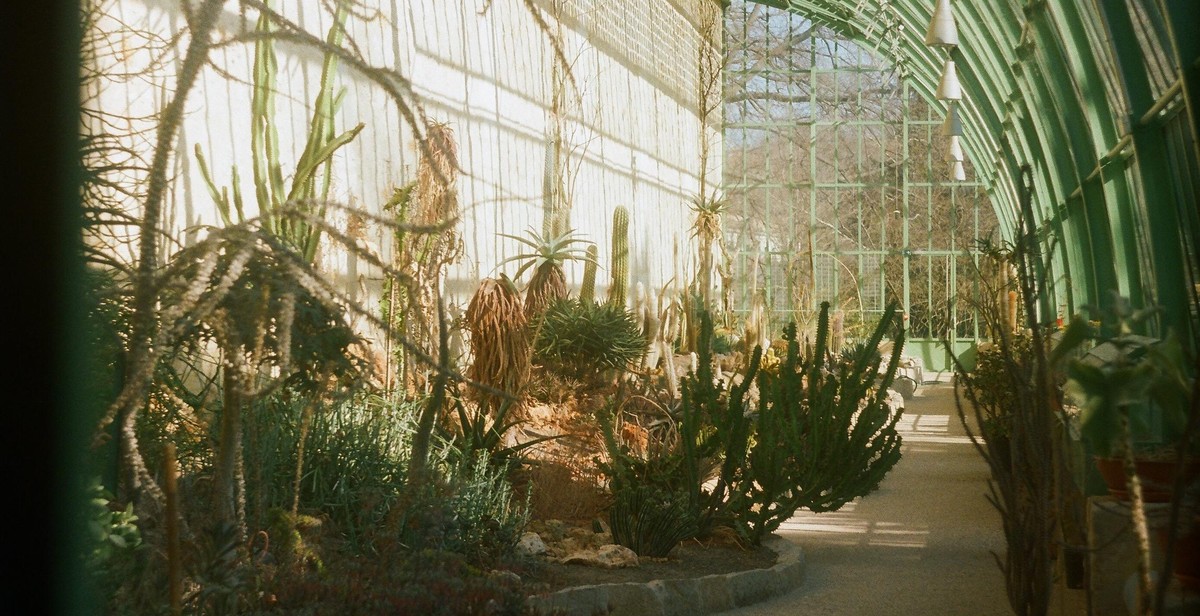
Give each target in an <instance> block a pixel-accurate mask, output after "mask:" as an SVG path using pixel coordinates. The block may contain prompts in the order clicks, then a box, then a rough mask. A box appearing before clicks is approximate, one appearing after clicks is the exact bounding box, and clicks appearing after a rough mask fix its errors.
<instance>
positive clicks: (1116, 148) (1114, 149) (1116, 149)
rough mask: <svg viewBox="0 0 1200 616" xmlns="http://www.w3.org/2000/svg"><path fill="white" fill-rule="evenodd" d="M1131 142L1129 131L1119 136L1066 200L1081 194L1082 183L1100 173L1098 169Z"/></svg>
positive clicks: (1115, 156)
mask: <svg viewBox="0 0 1200 616" xmlns="http://www.w3.org/2000/svg"><path fill="white" fill-rule="evenodd" d="M1132 142H1133V135H1131V134H1129V133H1126V134H1125V136H1124V137H1121V139H1120V141H1117V144H1116V145H1114V146H1113V147H1112V148H1111V149H1109V150H1108V152H1105V153H1104V155H1103V156H1101V157H1100V159H1099V160H1097V161H1096V167H1095V168H1094V169H1092V172H1091V173H1089V174H1088V175H1087V177H1086V178H1083V181H1082V182H1080V183H1079V187H1078V188H1076V189H1075V190H1074V192H1072V193H1071V195H1070V196H1069V197H1067V201H1070V200H1072V199H1075V198H1076V197H1078V196H1079V195H1081V194H1083V187H1084V185H1086V184H1087V183H1088V182H1091V181H1092V180H1094V179H1096V177H1098V176H1099V175H1100V170H1101V169H1102V168H1103V167H1104V165H1107V164H1108V163H1110V162H1112V161H1113V160H1114V159H1115V158H1117V155H1118V154H1120V153H1121V152H1122V151H1123V150H1124V149H1125V148H1127V147H1129V144H1130V143H1132Z"/></svg>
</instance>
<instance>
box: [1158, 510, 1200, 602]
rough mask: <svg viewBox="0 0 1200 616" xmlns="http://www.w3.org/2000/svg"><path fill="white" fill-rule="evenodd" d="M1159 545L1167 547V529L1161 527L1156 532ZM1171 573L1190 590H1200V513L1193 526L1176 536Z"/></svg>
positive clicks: (1193, 520) (1181, 584)
mask: <svg viewBox="0 0 1200 616" xmlns="http://www.w3.org/2000/svg"><path fill="white" fill-rule="evenodd" d="M1155 534H1156V535H1157V539H1158V545H1159V547H1160V548H1162V549H1164V550H1165V549H1166V547H1167V531H1166V529H1159V530H1158V531H1157V532H1156V533H1155ZM1171 562H1172V567H1171V573H1173V574H1174V575H1175V579H1177V580H1179V585H1180V586H1182V587H1183V588H1186V589H1188V590H1200V513H1197V514H1195V517H1194V518H1193V519H1192V527H1191V528H1190V529H1188V530H1187V531H1186V532H1185V533H1183V534H1180V535H1179V536H1178V537H1176V538H1175V554H1174V557H1173V559H1172V561H1171Z"/></svg>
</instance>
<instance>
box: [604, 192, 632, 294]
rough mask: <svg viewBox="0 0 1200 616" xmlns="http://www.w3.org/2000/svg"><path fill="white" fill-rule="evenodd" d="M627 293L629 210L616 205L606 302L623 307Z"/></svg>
mask: <svg viewBox="0 0 1200 616" xmlns="http://www.w3.org/2000/svg"><path fill="white" fill-rule="evenodd" d="M628 293H629V210H628V209H627V208H626V207H625V206H623V205H618V206H617V207H616V209H614V210H613V231H612V286H610V287H609V288H608V303H610V304H613V305H616V306H620V307H622V308H624V307H625V301H626V299H627V298H626V296H627V295H628Z"/></svg>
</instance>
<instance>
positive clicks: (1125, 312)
mask: <svg viewBox="0 0 1200 616" xmlns="http://www.w3.org/2000/svg"><path fill="white" fill-rule="evenodd" d="M1111 297H1112V301H1111V302H1110V306H1109V309H1108V311H1107V314H1105V315H1104V317H1105V318H1104V319H1102V320H1101V322H1100V332H1099V335H1097V334H1096V333H1094V332H1090V331H1089V326H1088V323H1087V322H1085V321H1083V320H1082V319H1079V318H1076V319H1074V320H1073V321H1072V323H1071V325H1070V327H1068V330H1067V332H1068V334H1067V337H1068V339H1069V340H1071V341H1072V342H1073V343H1074V344H1076V345H1077V344H1079V343H1081V342H1082V340H1083V339H1084V337H1085V336H1087V335H1089V334H1090V335H1091V336H1093V337H1095V338H1098V339H1099V340H1100V341H1101V344H1100V345H1098V346H1097V347H1096V348H1094V349H1092V350H1091V351H1090V352H1089V353H1088V355H1085V356H1084V357H1082V358H1079V359H1075V360H1073V361H1071V362H1070V363H1069V364H1068V366H1067V375H1068V377H1069V379H1068V381H1067V391H1068V393H1069V394H1071V396H1072V397H1073V398H1075V399H1077V400H1078V401H1079V402H1080V406H1081V413H1080V419H1081V431H1082V433H1083V436H1084V438H1086V439H1087V440H1088V441H1089V442H1091V443H1092V444H1093V446H1094V447H1095V448H1096V450H1097V452H1099V453H1100V454H1102V455H1109V456H1115V457H1118V458H1120V459H1121V461H1122V466H1123V469H1124V474H1125V486H1126V489H1127V492H1128V494H1129V500H1130V501H1131V512H1132V515H1131V518H1132V524H1133V530H1134V536H1135V537H1136V539H1137V546H1138V581H1139V583H1138V594H1137V597H1138V603H1137V606H1138V612H1139V613H1143V614H1149V613H1153V612H1155V611H1156V610H1157V611H1161V609H1162V605H1163V601H1164V596H1165V592H1166V583H1167V579H1168V578H1169V577H1170V576H1169V575H1166V572H1168V571H1170V566H1171V564H1172V560H1173V558H1174V556H1173V555H1170V554H1169V555H1168V556H1167V557H1166V559H1165V560H1166V562H1165V563H1164V564H1163V571H1162V572H1160V573H1161V574H1162V575H1161V580H1160V581H1159V583H1158V584H1157V585H1156V586H1155V585H1154V583H1153V580H1152V578H1151V571H1152V566H1153V565H1152V561H1151V551H1150V529H1149V524H1148V521H1147V518H1146V506H1145V502H1146V496H1147V495H1146V493H1145V492H1144V491H1145V490H1148V489H1150V488H1155V489H1158V490H1166V491H1167V493H1168V494H1171V506H1170V513H1169V516H1170V521H1169V523H1168V524H1169V528H1171V529H1172V530H1171V531H1170V533H1169V539H1168V550H1167V552H1171V549H1170V545H1172V544H1173V543H1174V541H1175V540H1176V537H1177V534H1178V522H1179V515H1180V506H1181V500H1182V497H1181V495H1180V494H1176V493H1175V492H1181V491H1182V490H1180V488H1182V487H1183V482H1184V481H1186V477H1187V473H1185V472H1182V471H1183V469H1184V466H1185V462H1186V461H1189V458H1191V460H1190V461H1193V462H1194V460H1195V458H1196V451H1195V450H1194V447H1189V441H1190V440H1191V433H1192V432H1193V431H1194V430H1195V419H1194V418H1189V413H1193V414H1194V413H1195V409H1194V406H1195V401H1193V400H1192V397H1193V396H1194V395H1195V387H1196V385H1195V378H1196V376H1195V375H1194V374H1190V373H1189V372H1190V368H1189V366H1191V365H1194V363H1193V362H1192V361H1190V358H1186V357H1185V351H1184V348H1183V345H1182V344H1181V343H1180V341H1179V340H1178V338H1177V336H1176V334H1175V333H1174V332H1169V333H1168V334H1167V335H1166V336H1164V337H1163V338H1162V339H1157V338H1152V337H1147V336H1139V335H1136V334H1134V333H1133V331H1134V327H1135V326H1137V324H1138V323H1139V322H1141V321H1143V320H1145V319H1146V318H1148V317H1149V316H1151V315H1152V314H1154V312H1156V311H1155V310H1154V309H1153V308H1148V309H1141V310H1134V309H1133V308H1132V306H1131V305H1130V304H1129V301H1128V300H1126V299H1125V298H1123V297H1121V296H1120V295H1119V294H1118V293H1116V292H1115V291H1114V292H1113V293H1112V295H1111ZM1152 415H1157V416H1158V418H1159V419H1160V421H1161V423H1162V424H1163V427H1164V428H1165V430H1163V431H1162V432H1161V433H1159V434H1153V431H1152V430H1150V425H1149V424H1148V422H1147V420H1148V419H1149V418H1150V417H1151V416H1152ZM1140 435H1149V438H1148V439H1146V440H1148V441H1149V442H1148V443H1139V442H1137V441H1136V440H1135V439H1136V437H1137V436H1140ZM1167 452H1169V454H1170V455H1169V459H1170V461H1171V462H1174V463H1175V467H1176V468H1175V470H1176V471H1181V472H1179V473H1178V475H1180V477H1178V478H1176V479H1175V481H1174V482H1173V485H1167V486H1161V485H1153V484H1152V483H1150V482H1148V481H1147V480H1146V478H1143V477H1141V476H1140V475H1139V473H1138V459H1139V458H1144V457H1148V456H1150V455H1152V454H1157V455H1160V456H1161V455H1163V454H1165V453H1167ZM1152 593H1153V594H1152ZM1155 606H1157V608H1156V607H1155Z"/></svg>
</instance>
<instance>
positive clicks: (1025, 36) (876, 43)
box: [758, 0, 1200, 340]
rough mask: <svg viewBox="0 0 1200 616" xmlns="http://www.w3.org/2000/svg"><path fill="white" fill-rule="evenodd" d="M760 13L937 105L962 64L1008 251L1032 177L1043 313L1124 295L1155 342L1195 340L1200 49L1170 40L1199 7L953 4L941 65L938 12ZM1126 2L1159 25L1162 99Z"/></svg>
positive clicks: (1155, 2) (1097, 0) (804, 8)
mask: <svg viewBox="0 0 1200 616" xmlns="http://www.w3.org/2000/svg"><path fill="white" fill-rule="evenodd" d="M758 1H759V2H760V3H761V4H766V5H769V6H774V7H777V8H783V9H788V10H792V11H795V12H797V13H799V14H801V15H804V16H805V17H807V18H809V19H812V20H813V21H815V22H819V23H822V24H824V25H828V26H830V27H832V28H834V29H836V30H838V31H839V32H842V33H845V34H848V35H850V36H852V37H854V38H856V39H858V40H860V41H862V42H863V43H864V44H866V45H868V46H870V47H871V48H873V49H876V50H878V51H880V52H881V53H884V54H887V55H890V56H891V59H892V61H894V62H895V63H896V64H897V66H899V67H900V70H901V73H902V75H904V77H905V78H906V79H908V80H909V82H910V84H911V86H912V87H913V88H915V89H916V90H917V91H919V92H920V93H921V94H922V95H924V96H926V98H929V99H932V98H933V96H932V94H933V91H934V90H935V89H936V87H937V84H938V81H939V79H940V75H941V72H942V66H943V62H944V61H945V60H946V59H947V58H948V57H949V58H951V59H954V60H955V63H956V68H957V69H958V75H959V80H960V82H961V83H962V85H963V89H964V99H963V101H962V103H961V104H960V112H961V114H962V117H963V122H964V125H965V127H966V133H967V134H966V136H965V138H964V139H963V144H964V148H965V150H966V153H967V156H968V157H969V158H970V159H971V161H972V163H973V164H974V167H975V170H976V175H977V176H978V178H979V179H980V181H981V182H983V184H984V185H985V186H986V187H987V190H988V193H989V195H990V197H991V201H992V203H993V206H994V207H995V208H996V213H997V217H998V219H999V220H1000V222H1001V225H1002V226H1003V227H1004V228H1005V229H1006V233H1007V235H1008V237H1009V238H1011V237H1013V236H1014V235H1015V229H1016V224H1017V208H1018V194H1019V187H1018V184H1017V182H1018V174H1019V169H1020V167H1021V166H1022V165H1024V164H1028V165H1030V166H1031V167H1032V170H1033V175H1034V190H1035V218H1036V219H1037V220H1036V221H1035V222H1036V224H1037V225H1038V226H1039V228H1040V230H1041V232H1042V233H1043V237H1044V238H1046V239H1047V246H1048V247H1050V248H1052V249H1053V250H1054V251H1055V256H1056V258H1055V259H1053V261H1052V268H1051V271H1050V272H1048V274H1049V278H1050V283H1051V288H1050V289H1048V290H1047V293H1046V294H1045V296H1044V297H1043V308H1044V310H1045V311H1046V312H1049V313H1053V312H1055V311H1056V310H1057V309H1058V307H1059V306H1062V307H1065V309H1066V310H1067V311H1070V312H1077V311H1079V310H1080V309H1081V308H1082V306H1083V305H1085V304H1093V305H1095V304H1098V303H1100V302H1102V301H1103V299H1104V297H1105V296H1106V295H1107V293H1108V292H1109V291H1110V290H1116V291H1117V292H1119V293H1121V294H1122V295H1124V296H1126V297H1129V298H1131V299H1132V300H1133V301H1134V302H1135V303H1138V304H1144V303H1149V302H1153V303H1156V304H1157V305H1159V306H1161V307H1162V308H1163V309H1164V311H1163V315H1162V318H1161V320H1160V322H1159V323H1158V327H1157V328H1156V329H1160V330H1161V329H1165V328H1167V327H1172V326H1173V327H1177V328H1182V329H1184V330H1186V332H1185V333H1187V334H1189V335H1188V336H1187V337H1186V339H1189V340H1195V338H1196V331H1197V327H1196V326H1197V294H1198V292H1200V289H1198V288H1197V287H1196V285H1197V283H1198V282H1200V280H1197V271H1200V262H1198V261H1197V255H1196V251H1195V249H1194V247H1195V246H1196V245H1197V243H1198V238H1197V233H1200V229H1198V228H1197V227H1198V225H1197V223H1196V220H1195V219H1196V218H1197V217H1200V216H1198V215H1195V213H1196V212H1197V211H1198V210H1200V205H1198V204H1197V203H1196V201H1195V198H1196V197H1195V194H1196V193H1195V186H1196V185H1197V184H1198V183H1200V169H1197V168H1196V167H1197V166H1196V163H1195V161H1196V160H1200V155H1198V154H1197V152H1198V151H1200V150H1197V148H1198V145H1197V139H1196V136H1197V130H1196V126H1197V115H1198V114H1197V101H1198V100H1200V76H1198V74H1200V39H1195V38H1194V37H1193V38H1192V39H1187V40H1181V39H1180V38H1179V37H1178V36H1177V35H1175V32H1176V31H1179V30H1181V29H1183V28H1184V24H1195V23H1200V3H1197V2H1194V1H1191V0H1064V1H1062V2H1047V1H1046V0H1028V1H1019V0H952V3H951V4H952V10H953V13H954V16H955V20H956V23H957V26H958V31H959V46H958V47H957V48H955V49H953V50H952V51H950V52H949V54H947V52H946V51H944V50H940V49H931V48H929V47H926V46H925V45H924V33H925V29H926V26H927V25H928V23H929V21H930V18H931V16H932V13H933V7H934V5H935V3H936V2H935V0H890V1H889V0H758ZM1130 2H1134V3H1140V6H1142V7H1144V11H1145V12H1146V13H1147V14H1152V15H1156V16H1158V17H1160V18H1161V23H1160V24H1159V25H1160V29H1161V30H1163V31H1165V32H1166V33H1168V37H1167V40H1166V41H1161V42H1162V43H1163V46H1164V47H1165V48H1166V49H1165V52H1166V54H1167V57H1168V58H1169V59H1170V60H1171V61H1172V62H1173V63H1174V65H1175V66H1174V68H1175V70H1176V72H1177V74H1178V80H1177V84H1176V85H1175V87H1174V90H1173V91H1172V90H1170V89H1169V90H1168V91H1167V92H1165V93H1160V92H1155V91H1154V90H1153V87H1152V85H1151V84H1150V83H1149V80H1148V78H1147V76H1146V75H1145V71H1144V70H1142V69H1143V65H1142V64H1141V63H1142V62H1143V57H1142V54H1143V50H1144V46H1143V45H1141V44H1140V43H1139V40H1138V37H1137V34H1136V32H1135V31H1134V28H1133V26H1132V23H1133V20H1134V18H1135V17H1136V16H1135V15H1134V9H1133V8H1131V6H1130ZM1114 77H1115V78H1114ZM1177 116H1178V117H1181V118H1183V120H1184V121H1185V128H1184V132H1185V133H1186V134H1185V135H1183V138H1182V139H1179V140H1178V141H1179V142H1181V143H1182V144H1183V146H1180V145H1178V144H1176V145H1175V146H1173V147H1172V146H1170V145H1169V143H1168V141H1169V139H1168V134H1167V133H1166V130H1165V128H1164V127H1165V124H1166V122H1167V121H1169V120H1170V119H1171V118H1175V117H1177ZM1188 148H1190V150H1191V151H1190V152H1189V151H1187V150H1188ZM1189 186H1190V187H1192V188H1191V189H1190V190H1191V192H1189V189H1188V187H1189ZM1044 316H1045V317H1046V318H1053V316H1055V315H1053V314H1045V315H1044Z"/></svg>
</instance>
